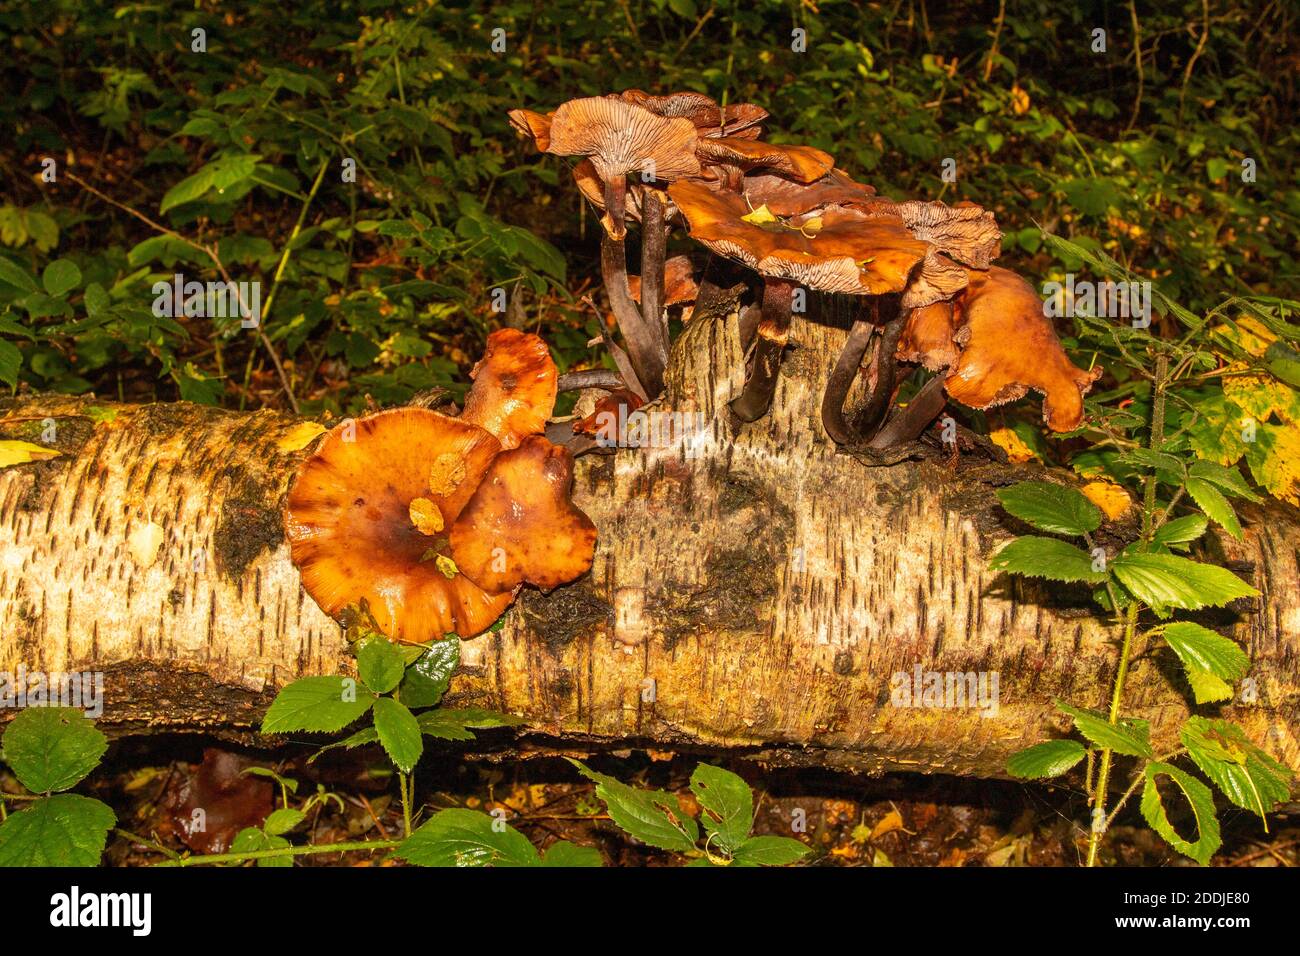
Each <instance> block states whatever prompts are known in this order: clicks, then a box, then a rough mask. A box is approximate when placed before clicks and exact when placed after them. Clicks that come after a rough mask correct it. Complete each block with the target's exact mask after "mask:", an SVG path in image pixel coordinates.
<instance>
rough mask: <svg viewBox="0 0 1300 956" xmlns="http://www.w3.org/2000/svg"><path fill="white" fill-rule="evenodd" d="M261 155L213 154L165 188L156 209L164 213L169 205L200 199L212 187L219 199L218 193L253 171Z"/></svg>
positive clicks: (242, 179) (241, 180)
mask: <svg viewBox="0 0 1300 956" xmlns="http://www.w3.org/2000/svg"><path fill="white" fill-rule="evenodd" d="M261 158H262V157H261V156H258V155H256V154H254V153H239V154H233V155H227V156H219V157H217V158H216V159H214V160H213V161H212V162H210V163H208V164H207V165H206V166H204V167H203V168H202V169H200V170H199V171H198V172H197V173H195V174H194V175H193V176H188V177H186V178H185V179H182V180H181V181H180V182H179V183H177V184H176V185H175V186H173V187H172V188H171V189H169V190H167V192H166V194H165V195H164V196H163V198H162V203H161V205H159V207H158V211H159V212H160V213H165V212H167V211H168V210H169V209H174V208H175V207H177V206H181V205H184V204H185V203H187V202H194V201H196V200H199V199H202V198H204V197H205V196H207V194H208V193H209V192H210V191H214V190H215V191H216V192H217V193H218V195H217V196H216V197H213V198H214V199H215V200H216V201H220V199H221V194H222V193H225V192H227V191H229V190H231V189H232V188H233V187H235V186H237V185H239V184H240V183H242V182H243V181H244V180H246V179H248V178H249V177H250V176H252V175H253V173H254V171H255V170H256V169H257V162H258V160H259V159H261Z"/></svg>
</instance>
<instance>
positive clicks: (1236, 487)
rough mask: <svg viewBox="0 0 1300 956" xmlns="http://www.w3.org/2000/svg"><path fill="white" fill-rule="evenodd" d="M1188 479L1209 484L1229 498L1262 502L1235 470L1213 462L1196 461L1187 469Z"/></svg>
mask: <svg viewBox="0 0 1300 956" xmlns="http://www.w3.org/2000/svg"><path fill="white" fill-rule="evenodd" d="M1187 474H1188V476H1189V477H1192V478H1198V479H1200V480H1201V481H1206V482H1209V483H1210V484H1211V485H1213V486H1214V487H1216V488H1218V489H1219V490H1220V491H1222V492H1223V493H1224V494H1225V495H1227V496H1228V497H1229V498H1244V499H1245V500H1247V501H1256V502H1258V501H1263V500H1264V499H1263V498H1261V497H1260V496H1259V495H1257V494H1255V492H1253V491H1251V490H1250V486H1249V485H1247V484H1246V479H1245V478H1243V477H1242V475H1241V472H1240V471H1238V470H1237V469H1236V468H1231V467H1228V466H1227V465H1220V464H1218V463H1217V462H1213V461H1198V462H1195V463H1193V464H1192V466H1191V467H1190V468H1188V469H1187Z"/></svg>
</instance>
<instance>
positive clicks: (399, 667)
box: [357, 634, 406, 694]
mask: <svg viewBox="0 0 1300 956" xmlns="http://www.w3.org/2000/svg"><path fill="white" fill-rule="evenodd" d="M405 672H406V661H405V659H404V658H403V657H402V652H401V650H399V649H398V647H397V645H396V644H394V643H393V642H392V641H390V640H389V639H388V638H386V637H384V636H382V635H379V634H373V635H371V636H369V637H363V638H362V639H361V640H359V641H357V673H358V674H360V675H361V680H362V682H363V683H365V685H366V686H367V687H369V688H370V689H371V690H373V691H374V692H375V693H376V694H387V693H388V692H389V691H390V690H392V689H393V688H394V687H396V686H397V685H398V683H399V682H400V681H401V679H402V675H403V674H404V673H405Z"/></svg>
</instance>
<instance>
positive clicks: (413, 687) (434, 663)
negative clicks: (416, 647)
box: [397, 637, 460, 708]
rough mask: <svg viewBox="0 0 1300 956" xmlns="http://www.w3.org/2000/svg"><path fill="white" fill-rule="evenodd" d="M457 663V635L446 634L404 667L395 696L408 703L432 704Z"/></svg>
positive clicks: (419, 705) (423, 705)
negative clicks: (400, 683)
mask: <svg viewBox="0 0 1300 956" xmlns="http://www.w3.org/2000/svg"><path fill="white" fill-rule="evenodd" d="M459 665H460V639H459V638H457V637H446V638H443V639H442V640H441V641H434V642H433V643H432V644H430V645H429V646H428V647H427V648H424V649H423V650H422V652H421V654H420V656H419V657H417V658H416V659H415V661H414V662H412V664H411V666H410V667H408V668H407V669H406V676H405V677H403V678H402V685H401V687H400V688H399V690H398V692H397V698H398V700H400V701H401V702H402V703H403V704H405V705H406V706H407V707H412V708H419V707H432V706H434V705H435V704H437V703H438V701H440V700H442V695H443V694H445V693H446V692H447V686H448V685H449V684H450V683H451V675H452V674H453V673H455V671H456V668H457V667H458V666H459Z"/></svg>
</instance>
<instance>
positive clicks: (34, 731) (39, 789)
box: [3, 707, 108, 793]
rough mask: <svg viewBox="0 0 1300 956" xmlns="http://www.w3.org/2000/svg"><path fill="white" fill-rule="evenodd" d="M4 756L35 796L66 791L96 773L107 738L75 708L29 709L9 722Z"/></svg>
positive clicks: (4, 741) (23, 783)
mask: <svg viewBox="0 0 1300 956" xmlns="http://www.w3.org/2000/svg"><path fill="white" fill-rule="evenodd" d="M3 744H4V748H3V756H4V761H5V763H7V764H8V765H9V767H10V769H11V770H13V772H14V775H15V776H17V777H18V781H19V782H20V783H21V784H22V785H23V786H24V787H26V788H27V789H28V790H30V791H32V792H33V793H50V792H52V791H56V790H67V789H68V788H69V787H71V786H74V785H75V784H76V783H77V782H78V781H80V780H81V779H82V778H83V777H85V776H86V775H87V774H88V773H90V772H91V771H92V770H94V769H95V767H96V766H97V765H98V764H99V758H100V757H102V756H104V751H105V750H107V749H108V738H106V737H105V736H104V735H103V734H102V733H100V731H99V728H97V727H96V726H95V724H94V722H93V721H91V720H90V719H89V718H88V717H86V715H85V714H83V713H82V712H81V711H79V710H77V709H76V708H74V707H28V708H27V709H25V710H23V711H22V712H20V713H19V714H18V716H16V717H15V718H14V719H13V720H11V721H10V722H9V726H8V727H7V728H5V733H4V739H3Z"/></svg>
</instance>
